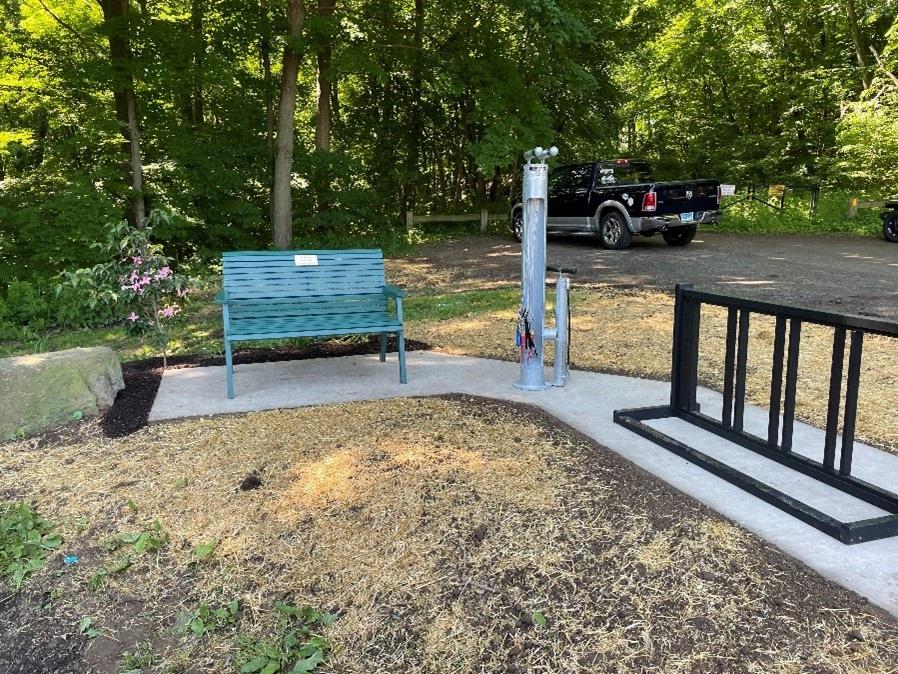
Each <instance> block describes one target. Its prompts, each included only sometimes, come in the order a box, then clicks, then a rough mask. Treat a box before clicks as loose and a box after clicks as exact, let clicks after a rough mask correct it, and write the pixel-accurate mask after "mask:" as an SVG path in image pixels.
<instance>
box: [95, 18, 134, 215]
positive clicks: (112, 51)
mask: <svg viewBox="0 0 898 674" xmlns="http://www.w3.org/2000/svg"><path fill="white" fill-rule="evenodd" d="M98 1H99V3H100V7H101V9H102V10H103V20H104V23H105V26H104V27H105V28H106V30H107V32H108V35H109V59H110V63H111V65H112V73H113V82H112V95H113V99H114V100H115V112H116V117H117V118H118V121H119V127H120V129H121V133H122V136H124V138H125V143H124V150H125V152H126V153H127V155H128V162H129V170H128V173H129V180H130V183H131V189H132V190H133V191H134V194H133V202H132V210H131V216H132V217H133V220H134V224H135V225H136V226H137V227H143V226H144V225H145V224H146V202H145V200H144V196H143V164H142V161H141V158H140V131H139V129H138V124H137V97H136V96H135V94H134V77H133V75H132V74H131V67H130V60H131V41H130V37H129V35H130V26H129V25H128V21H129V13H130V0H98Z"/></svg>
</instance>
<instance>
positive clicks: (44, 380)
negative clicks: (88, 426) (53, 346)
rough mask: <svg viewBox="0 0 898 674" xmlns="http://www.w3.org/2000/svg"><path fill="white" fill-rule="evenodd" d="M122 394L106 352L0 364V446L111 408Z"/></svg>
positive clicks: (115, 364)
mask: <svg viewBox="0 0 898 674" xmlns="http://www.w3.org/2000/svg"><path fill="white" fill-rule="evenodd" d="M123 388H125V383H124V381H123V380H122V366H121V364H120V363H119V360H118V356H116V355H115V352H114V351H113V350H112V349H110V348H108V347H105V346H98V347H93V348H90V349H67V350H65V351H54V352H51V353H39V354H35V355H33V356H16V357H15V358H2V359H0V441H3V440H6V439H9V438H12V437H16V436H22V435H33V434H35V433H37V432H39V431H41V430H43V429H45V428H48V427H50V426H57V425H59V424H63V423H66V422H70V421H72V420H74V419H77V418H80V417H81V415H87V414H96V413H97V412H100V411H101V410H103V409H106V408H108V407H110V406H111V405H112V403H113V402H114V401H115V394H116V393H117V392H118V391H120V390H121V389H123Z"/></svg>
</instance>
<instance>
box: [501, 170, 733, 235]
mask: <svg viewBox="0 0 898 674" xmlns="http://www.w3.org/2000/svg"><path fill="white" fill-rule="evenodd" d="M548 192H549V194H548V197H549V212H548V216H547V218H546V228H547V231H548V232H549V233H550V234H575V233H591V234H594V235H596V236H598V237H599V241H600V242H601V244H602V246H603V247H605V248H609V249H613V250H623V249H625V248H629V247H630V244H631V243H632V242H633V237H634V236H635V235H637V234H642V235H644V236H652V235H654V234H658V233H660V234H661V236H662V237H664V240H665V241H666V242H667V243H668V244H670V245H671V246H685V245H687V244H688V243H689V242H690V241H692V239H693V237H694V236H695V232H696V229H697V228H698V226H699V225H701V224H707V223H712V222H719V221H720V182H719V181H717V180H681V181H676V182H655V181H654V180H653V179H652V173H651V169H650V167H649V165H648V163H647V162H645V161H643V160H641V159H615V160H611V161H595V162H590V163H587V164H570V165H567V166H559V167H556V168H552V169H551V170H550V172H549V189H548ZM513 204H514V205H513V206H512V208H511V218H510V224H511V231H512V233H513V234H514V236H515V238H516V239H517V240H518V241H520V240H521V235H522V234H523V227H524V217H523V207H522V205H521V203H520V198H518V199H517V200H513Z"/></svg>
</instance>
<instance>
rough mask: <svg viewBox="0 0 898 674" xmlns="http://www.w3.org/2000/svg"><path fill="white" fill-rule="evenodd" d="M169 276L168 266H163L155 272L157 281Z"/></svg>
mask: <svg viewBox="0 0 898 674" xmlns="http://www.w3.org/2000/svg"><path fill="white" fill-rule="evenodd" d="M169 276H171V269H170V268H169V267H163V268H162V269H160V270H159V271H157V272H156V279H157V280H159V281H161V280H162V279H167V278H168V277H169Z"/></svg>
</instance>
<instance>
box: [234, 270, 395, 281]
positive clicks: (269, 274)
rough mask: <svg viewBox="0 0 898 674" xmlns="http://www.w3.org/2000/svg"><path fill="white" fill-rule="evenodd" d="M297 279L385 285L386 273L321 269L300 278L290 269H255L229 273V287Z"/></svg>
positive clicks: (379, 271)
mask: <svg viewBox="0 0 898 674" xmlns="http://www.w3.org/2000/svg"><path fill="white" fill-rule="evenodd" d="M297 278H305V279H308V280H310V281H313V280H326V279H344V278H357V279H371V284H372V285H377V280H378V279H379V280H380V281H381V284H383V280H384V273H383V269H363V270H352V269H340V270H336V271H328V270H325V269H321V270H316V271H308V272H305V273H303V274H302V276H300V275H299V274H296V273H292V272H291V270H289V269H288V270H284V271H276V270H267V271H264V272H260V271H259V270H255V269H254V270H252V271H251V272H250V271H247V272H245V273H235V272H228V277H227V283H228V285H234V284H237V283H245V282H247V281H272V282H275V281H281V280H284V281H292V280H295V279H297Z"/></svg>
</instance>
